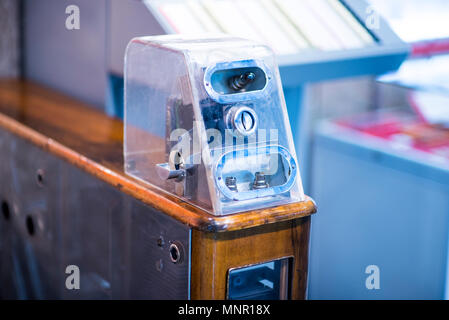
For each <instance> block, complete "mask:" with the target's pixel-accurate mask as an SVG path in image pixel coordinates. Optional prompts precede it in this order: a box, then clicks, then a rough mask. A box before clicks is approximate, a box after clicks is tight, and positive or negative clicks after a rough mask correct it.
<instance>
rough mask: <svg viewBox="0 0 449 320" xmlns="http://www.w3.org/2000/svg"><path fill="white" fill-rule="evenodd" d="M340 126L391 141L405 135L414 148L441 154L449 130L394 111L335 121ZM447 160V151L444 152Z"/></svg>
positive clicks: (446, 145)
mask: <svg viewBox="0 0 449 320" xmlns="http://www.w3.org/2000/svg"><path fill="white" fill-rule="evenodd" d="M337 123H338V124H339V125H341V126H344V127H347V128H351V129H353V130H356V131H358V132H361V133H364V134H368V135H371V136H374V137H378V138H380V139H383V140H386V141H389V142H391V143H395V144H397V143H398V140H397V139H396V138H397V137H398V136H407V137H408V138H409V139H407V140H408V141H409V142H410V144H409V145H408V146H409V147H412V148H414V149H416V150H420V151H424V152H428V153H432V154H441V152H440V150H441V149H442V148H445V149H448V148H449V130H448V129H447V128H444V127H440V126H437V125H432V124H428V123H426V122H424V121H422V120H421V119H419V118H416V119H413V118H412V119H411V118H410V117H407V116H404V117H401V116H398V115H397V114H394V113H372V114H369V115H364V116H363V118H354V119H350V120H341V121H337ZM445 154H447V156H446V157H447V158H448V160H449V152H446V153H445Z"/></svg>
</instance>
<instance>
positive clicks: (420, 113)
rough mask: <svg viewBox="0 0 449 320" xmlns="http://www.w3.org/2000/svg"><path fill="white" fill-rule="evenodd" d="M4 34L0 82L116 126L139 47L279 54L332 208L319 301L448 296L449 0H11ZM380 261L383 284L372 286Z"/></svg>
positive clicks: (314, 290)
mask: <svg viewBox="0 0 449 320" xmlns="http://www.w3.org/2000/svg"><path fill="white" fill-rule="evenodd" d="M71 5H72V6H73V5H74V6H76V7H77V8H78V9H79V11H78V13H79V15H78V16H73V15H74V14H75V15H76V12H75V11H72V10H68V11H66V10H67V8H68V7H69V6H71ZM78 18H79V26H77V25H76V23H75V21H76V19H78ZM73 19H75V20H73ZM0 30H2V32H1V33H0V77H19V78H23V79H27V80H32V81H36V82H39V83H41V84H43V85H45V86H48V87H51V88H54V89H57V90H59V91H61V92H64V93H66V94H67V95H70V96H72V97H74V98H76V99H79V100H82V101H84V102H86V103H89V104H90V105H92V107H93V108H98V109H101V110H104V112H105V113H107V114H109V115H110V116H113V117H118V118H122V117H123V64H124V61H123V57H124V52H125V49H126V45H127V43H128V42H129V40H130V39H131V38H133V37H136V36H143V35H159V34H170V33H182V34H201V33H206V32H214V33H215V32H223V33H230V34H233V35H237V36H241V37H246V38H251V39H254V40H259V41H261V42H264V43H267V44H269V45H270V46H272V48H273V50H274V51H275V52H276V53H277V55H278V63H279V66H280V73H281V77H282V81H283V84H284V93H285V98H286V103H287V108H288V112H289V116H290V122H291V126H292V130H293V134H294V139H295V145H296V150H297V155H298V159H299V161H300V167H301V170H302V177H303V183H304V187H305V191H306V193H307V194H308V195H310V196H311V197H312V198H314V199H315V200H316V202H317V204H318V209H319V211H318V214H317V215H315V216H314V217H313V218H312V232H311V248H310V266H309V270H310V273H309V287H308V297H309V299H445V298H448V297H449V278H448V267H449V266H448V252H449V246H448V245H449V129H448V128H449V2H448V1H445V0H428V1H418V0H388V1H387V0H370V1H363V0H203V1H200V0H198V1H196V0H164V1H162V0H159V1H158V0H146V1H139V0H0ZM371 265H374V266H377V267H378V270H379V271H380V287H379V288H377V289H376V288H375V289H368V288H367V286H365V279H366V278H367V276H368V275H369V274H367V273H366V270H367V267H368V266H371Z"/></svg>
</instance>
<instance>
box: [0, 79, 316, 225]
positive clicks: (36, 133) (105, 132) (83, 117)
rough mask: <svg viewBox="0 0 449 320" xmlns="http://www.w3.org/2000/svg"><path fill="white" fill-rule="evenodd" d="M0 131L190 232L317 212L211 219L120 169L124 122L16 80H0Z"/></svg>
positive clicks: (298, 209)
mask: <svg viewBox="0 0 449 320" xmlns="http://www.w3.org/2000/svg"><path fill="white" fill-rule="evenodd" d="M0 127H2V128H3V129H5V130H8V131H10V132H12V133H14V134H16V135H18V136H20V137H22V138H24V139H26V140H28V141H31V142H32V143H34V144H36V145H38V146H39V147H41V148H43V149H45V150H47V151H48V152H50V153H52V154H55V155H57V156H59V157H61V158H63V159H65V160H66V161H68V162H69V163H71V164H73V165H75V166H77V167H79V168H81V169H83V170H85V171H87V172H89V173H90V174H92V175H94V176H96V177H97V178H99V179H101V180H103V181H106V182H107V183H109V184H111V185H113V186H114V187H116V188H118V189H120V190H121V191H123V192H125V193H126V194H129V195H131V196H133V197H135V198H136V199H138V200H140V201H142V202H144V203H146V204H148V205H150V206H152V207H154V208H156V209H158V210H160V211H162V212H164V213H166V214H167V215H169V216H171V217H173V218H175V219H177V220H179V221H181V222H182V223H184V224H187V225H188V226H190V227H192V228H196V229H199V230H203V231H208V232H221V231H233V230H239V229H245V228H249V227H254V226H259V225H263V224H269V223H274V222H280V221H288V220H292V219H297V218H300V217H305V216H308V215H311V214H313V213H314V212H316V206H315V204H314V202H313V201H312V200H311V199H308V200H307V201H304V202H300V203H293V204H289V205H284V206H278V207H274V208H266V209H262V210H255V211H249V212H243V213H238V214H233V215H228V216H214V215H212V214H210V213H209V212H207V211H204V210H202V209H199V208H198V207H195V206H193V205H191V204H190V203H188V202H186V201H183V200H182V199H179V198H177V197H175V196H173V195H171V194H168V193H167V192H165V191H163V190H162V189H159V188H157V187H156V186H153V185H151V184H146V183H142V182H140V181H137V180H136V179H134V178H132V177H130V176H128V175H126V174H125V173H124V170H123V123H122V121H120V120H118V119H114V118H110V117H108V116H106V115H104V114H103V113H101V112H99V111H97V110H95V109H93V108H91V107H89V106H88V105H85V104H83V103H81V102H79V101H76V100H75V99H72V98H69V97H67V96H65V95H63V94H60V93H58V92H55V91H53V90H51V89H48V88H45V87H43V86H41V85H38V84H35V83H32V82H28V81H20V80H8V79H3V80H0Z"/></svg>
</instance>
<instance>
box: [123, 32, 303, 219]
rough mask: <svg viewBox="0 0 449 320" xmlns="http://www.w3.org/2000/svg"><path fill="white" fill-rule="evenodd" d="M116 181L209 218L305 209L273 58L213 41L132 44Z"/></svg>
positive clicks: (226, 40)
mask: <svg viewBox="0 0 449 320" xmlns="http://www.w3.org/2000/svg"><path fill="white" fill-rule="evenodd" d="M124 157H125V171H126V173H127V174H128V175H131V176H133V177H135V178H137V179H139V180H142V181H144V182H148V183H151V184H153V185H156V186H158V187H160V188H162V189H164V190H166V191H167V192H169V193H171V194H174V195H176V196H178V197H180V198H182V199H184V200H186V201H188V202H190V203H192V204H194V205H196V206H198V207H200V208H202V209H204V210H206V211H209V212H210V213H211V214H214V215H224V214H231V213H236V212H242V211H248V210H253V209H260V208H264V207H271V206H275V205H281V204H286V203H290V202H298V201H303V200H304V193H303V189H302V183H301V178H300V174H299V169H298V164H297V160H296V155H295V149H294V145H293V140H292V134H291V130H290V124H289V121H288V116H287V111H286V106H285V100H284V96H283V92H282V87H281V81H280V77H279V70H278V67H277V64H276V61H275V57H274V54H273V52H272V50H271V49H270V48H268V47H266V46H264V45H260V44H257V43H254V42H252V41H248V40H244V39H240V38H234V37H230V36H224V35H218V36H209V37H203V38H187V37H185V36H179V35H175V36H173V35H170V36H157V37H141V38H135V39H133V40H131V42H130V43H129V45H128V48H127V51H126V58H125V138H124Z"/></svg>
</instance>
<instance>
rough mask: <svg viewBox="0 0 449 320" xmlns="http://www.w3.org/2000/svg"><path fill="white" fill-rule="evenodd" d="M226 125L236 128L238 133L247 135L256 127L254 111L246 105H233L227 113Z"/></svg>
mask: <svg viewBox="0 0 449 320" xmlns="http://www.w3.org/2000/svg"><path fill="white" fill-rule="evenodd" d="M226 122H227V123H228V127H230V128H234V129H236V130H237V131H238V132H239V133H240V134H242V135H244V136H249V135H251V134H253V133H254V132H255V131H256V129H257V115H256V112H255V111H254V110H253V109H252V108H250V107H247V106H234V107H232V108H231V109H230V110H229V111H228V113H227V115H226Z"/></svg>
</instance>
